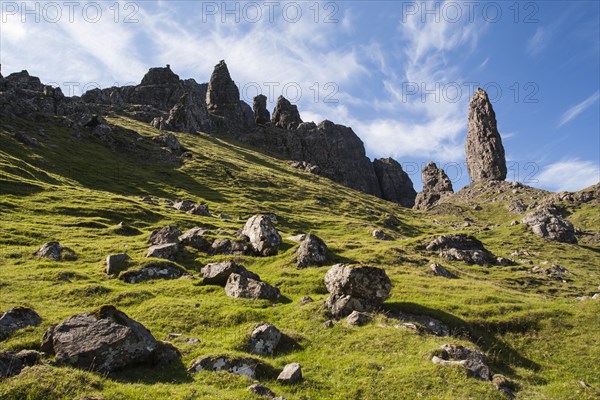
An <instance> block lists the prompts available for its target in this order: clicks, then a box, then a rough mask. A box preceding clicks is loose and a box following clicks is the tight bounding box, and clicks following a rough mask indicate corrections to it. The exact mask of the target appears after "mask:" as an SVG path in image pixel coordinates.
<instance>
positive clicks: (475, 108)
mask: <svg viewBox="0 0 600 400" xmlns="http://www.w3.org/2000/svg"><path fill="white" fill-rule="evenodd" d="M465 152H466V154H467V170H468V171H469V176H470V177H471V180H472V181H473V182H477V181H482V180H500V181H503V180H504V179H506V159H505V157H504V146H502V139H501V138H500V134H499V133H498V128H497V126H496V113H494V109H493V108H492V103H490V100H489V98H488V95H487V93H486V92H485V91H484V90H483V89H481V88H478V89H477V90H476V91H475V93H474V94H473V97H472V98H471V103H470V105H469V126H468V131H467V140H466V142H465Z"/></svg>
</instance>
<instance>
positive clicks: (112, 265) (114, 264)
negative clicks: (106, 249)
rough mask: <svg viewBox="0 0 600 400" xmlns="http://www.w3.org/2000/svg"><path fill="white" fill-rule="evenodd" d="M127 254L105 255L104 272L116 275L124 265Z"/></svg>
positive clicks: (127, 257) (127, 258)
mask: <svg viewBox="0 0 600 400" xmlns="http://www.w3.org/2000/svg"><path fill="white" fill-rule="evenodd" d="M127 260H129V256H128V255H127V254H125V253H121V254H111V255H109V256H107V257H106V273H107V274H108V275H116V274H118V273H119V272H121V270H122V269H123V268H124V267H125V265H126V263H127Z"/></svg>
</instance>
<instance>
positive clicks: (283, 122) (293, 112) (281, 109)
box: [271, 96, 302, 130]
mask: <svg viewBox="0 0 600 400" xmlns="http://www.w3.org/2000/svg"><path fill="white" fill-rule="evenodd" d="M271 122H272V123H273V124H274V125H275V126H278V127H280V128H283V129H287V130H295V129H296V128H298V125H300V124H301V123H302V119H301V118H300V113H299V112H298V107H297V106H296V105H294V104H292V103H290V102H289V101H288V100H287V99H286V98H285V97H283V96H279V97H278V98H277V104H276V105H275V110H273V117H272V118H271Z"/></svg>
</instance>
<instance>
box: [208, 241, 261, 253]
mask: <svg viewBox="0 0 600 400" xmlns="http://www.w3.org/2000/svg"><path fill="white" fill-rule="evenodd" d="M208 252H209V254H211V255H216V254H225V255H234V256H242V255H249V254H252V253H253V248H252V246H251V245H250V243H248V242H246V241H244V240H241V239H240V240H235V239H228V238H218V239H215V241H214V242H213V243H212V245H211V246H210V249H209V250H208Z"/></svg>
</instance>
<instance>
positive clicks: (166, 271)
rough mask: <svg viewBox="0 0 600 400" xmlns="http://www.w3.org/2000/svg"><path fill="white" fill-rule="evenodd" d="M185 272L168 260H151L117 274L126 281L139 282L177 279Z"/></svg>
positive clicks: (185, 273)
mask: <svg viewBox="0 0 600 400" xmlns="http://www.w3.org/2000/svg"><path fill="white" fill-rule="evenodd" d="M184 275H187V272H186V271H185V270H183V269H182V268H180V267H178V266H177V265H175V264H173V263H170V262H152V263H149V264H148V265H146V266H145V267H143V268H141V269H138V270H136V271H127V272H123V273H122V274H121V275H119V279H120V280H122V281H123V282H126V283H139V282H145V281H149V280H153V279H179V278H181V277H182V276H184Z"/></svg>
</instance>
